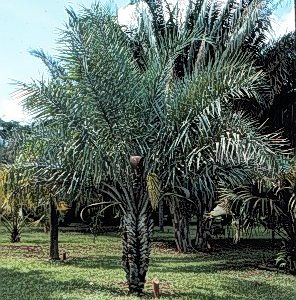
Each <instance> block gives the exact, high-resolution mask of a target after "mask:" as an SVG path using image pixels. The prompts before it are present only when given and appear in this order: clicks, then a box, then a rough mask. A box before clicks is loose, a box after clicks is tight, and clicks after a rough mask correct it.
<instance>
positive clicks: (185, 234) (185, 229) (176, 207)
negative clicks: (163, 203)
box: [170, 199, 192, 253]
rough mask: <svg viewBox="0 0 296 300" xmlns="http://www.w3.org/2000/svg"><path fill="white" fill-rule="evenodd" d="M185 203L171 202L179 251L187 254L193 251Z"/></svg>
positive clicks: (179, 201) (176, 200)
mask: <svg viewBox="0 0 296 300" xmlns="http://www.w3.org/2000/svg"><path fill="white" fill-rule="evenodd" d="M187 209H188V208H187V204H186V202H185V201H181V200H178V199H172V200H171V201H170V212H171V215H172V221H173V227H174V235H175V242H176V247H177V249H178V251H180V252H183V253H186V252H188V251H191V250H192V244H191V237H190V227H189V217H188V212H187Z"/></svg>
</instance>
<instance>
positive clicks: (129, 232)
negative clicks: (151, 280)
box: [122, 210, 153, 296]
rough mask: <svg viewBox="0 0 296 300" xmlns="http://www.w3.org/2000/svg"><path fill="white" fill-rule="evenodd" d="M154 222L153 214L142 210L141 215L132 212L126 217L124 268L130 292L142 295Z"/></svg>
mask: <svg viewBox="0 0 296 300" xmlns="http://www.w3.org/2000/svg"><path fill="white" fill-rule="evenodd" d="M152 230H153V222H152V219H151V214H149V213H147V211H146V212H145V210H142V214H141V215H138V216H137V215H135V214H133V213H132V212H131V213H129V214H127V215H126V216H125V217H124V232H123V256H122V262H123V268H124V270H125V273H126V279H127V282H128V287H129V293H130V294H132V295H136V296H141V295H142V294H143V291H144V285H145V278H146V274H147V271H148V266H149V257H150V251H151V239H152Z"/></svg>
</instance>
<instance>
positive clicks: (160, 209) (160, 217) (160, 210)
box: [158, 200, 164, 232]
mask: <svg viewBox="0 0 296 300" xmlns="http://www.w3.org/2000/svg"><path fill="white" fill-rule="evenodd" d="M163 206H164V203H163V200H161V201H160V202H159V204H158V226H159V230H160V231H162V232H164V225H163Z"/></svg>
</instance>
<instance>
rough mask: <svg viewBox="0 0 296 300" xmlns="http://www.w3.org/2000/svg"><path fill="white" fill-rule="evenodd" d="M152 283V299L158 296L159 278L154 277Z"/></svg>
mask: <svg viewBox="0 0 296 300" xmlns="http://www.w3.org/2000/svg"><path fill="white" fill-rule="evenodd" d="M152 283H153V292H154V299H158V298H159V280H158V279H157V278H154V279H153V281H152Z"/></svg>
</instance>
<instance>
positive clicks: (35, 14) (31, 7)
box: [0, 0, 294, 121]
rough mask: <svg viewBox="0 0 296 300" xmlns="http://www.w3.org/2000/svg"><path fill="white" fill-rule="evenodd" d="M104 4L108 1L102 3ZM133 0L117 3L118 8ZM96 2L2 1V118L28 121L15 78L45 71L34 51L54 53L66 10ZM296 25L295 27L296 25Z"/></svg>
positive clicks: (287, 12)
mask: <svg viewBox="0 0 296 300" xmlns="http://www.w3.org/2000/svg"><path fill="white" fill-rule="evenodd" d="M102 2H104V1H102ZM129 2H130V1H129V0H118V1H113V3H114V4H115V5H117V6H118V7H122V6H125V5H127V4H128V3H129ZM91 3H93V0H76V1H75V0H72V1H71V0H7V1H6V0H0V28H1V29H0V41H1V46H0V118H3V119H5V120H11V119H13V120H17V121H25V120H26V119H27V117H26V116H25V115H24V114H23V112H22V108H21V106H20V105H19V104H18V102H17V101H16V100H14V99H12V97H11V93H12V92H13V91H14V89H15V87H14V86H13V85H11V84H10V82H11V80H12V79H16V80H20V81H25V82H28V81H30V79H31V78H40V76H41V75H42V74H43V73H44V72H45V69H44V67H43V66H42V64H41V63H40V62H39V61H38V60H37V59H36V58H34V57H32V56H31V55H30V54H29V50H30V49H40V48H42V49H44V50H45V51H46V52H49V53H53V52H54V49H55V46H56V43H55V41H56V38H57V28H62V27H63V24H64V23H65V22H66V20H67V15H66V12H65V7H69V6H72V7H73V8H74V9H78V8H79V6H80V5H84V6H86V7H89V6H90V5H91ZM291 7H292V5H290V6H283V7H282V8H280V9H279V11H278V12H277V22H278V27H277V28H278V30H280V31H281V33H284V32H285V31H286V29H285V28H287V27H291V24H293V22H294V21H293V12H292V9H291ZM292 26H293V25H292Z"/></svg>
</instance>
